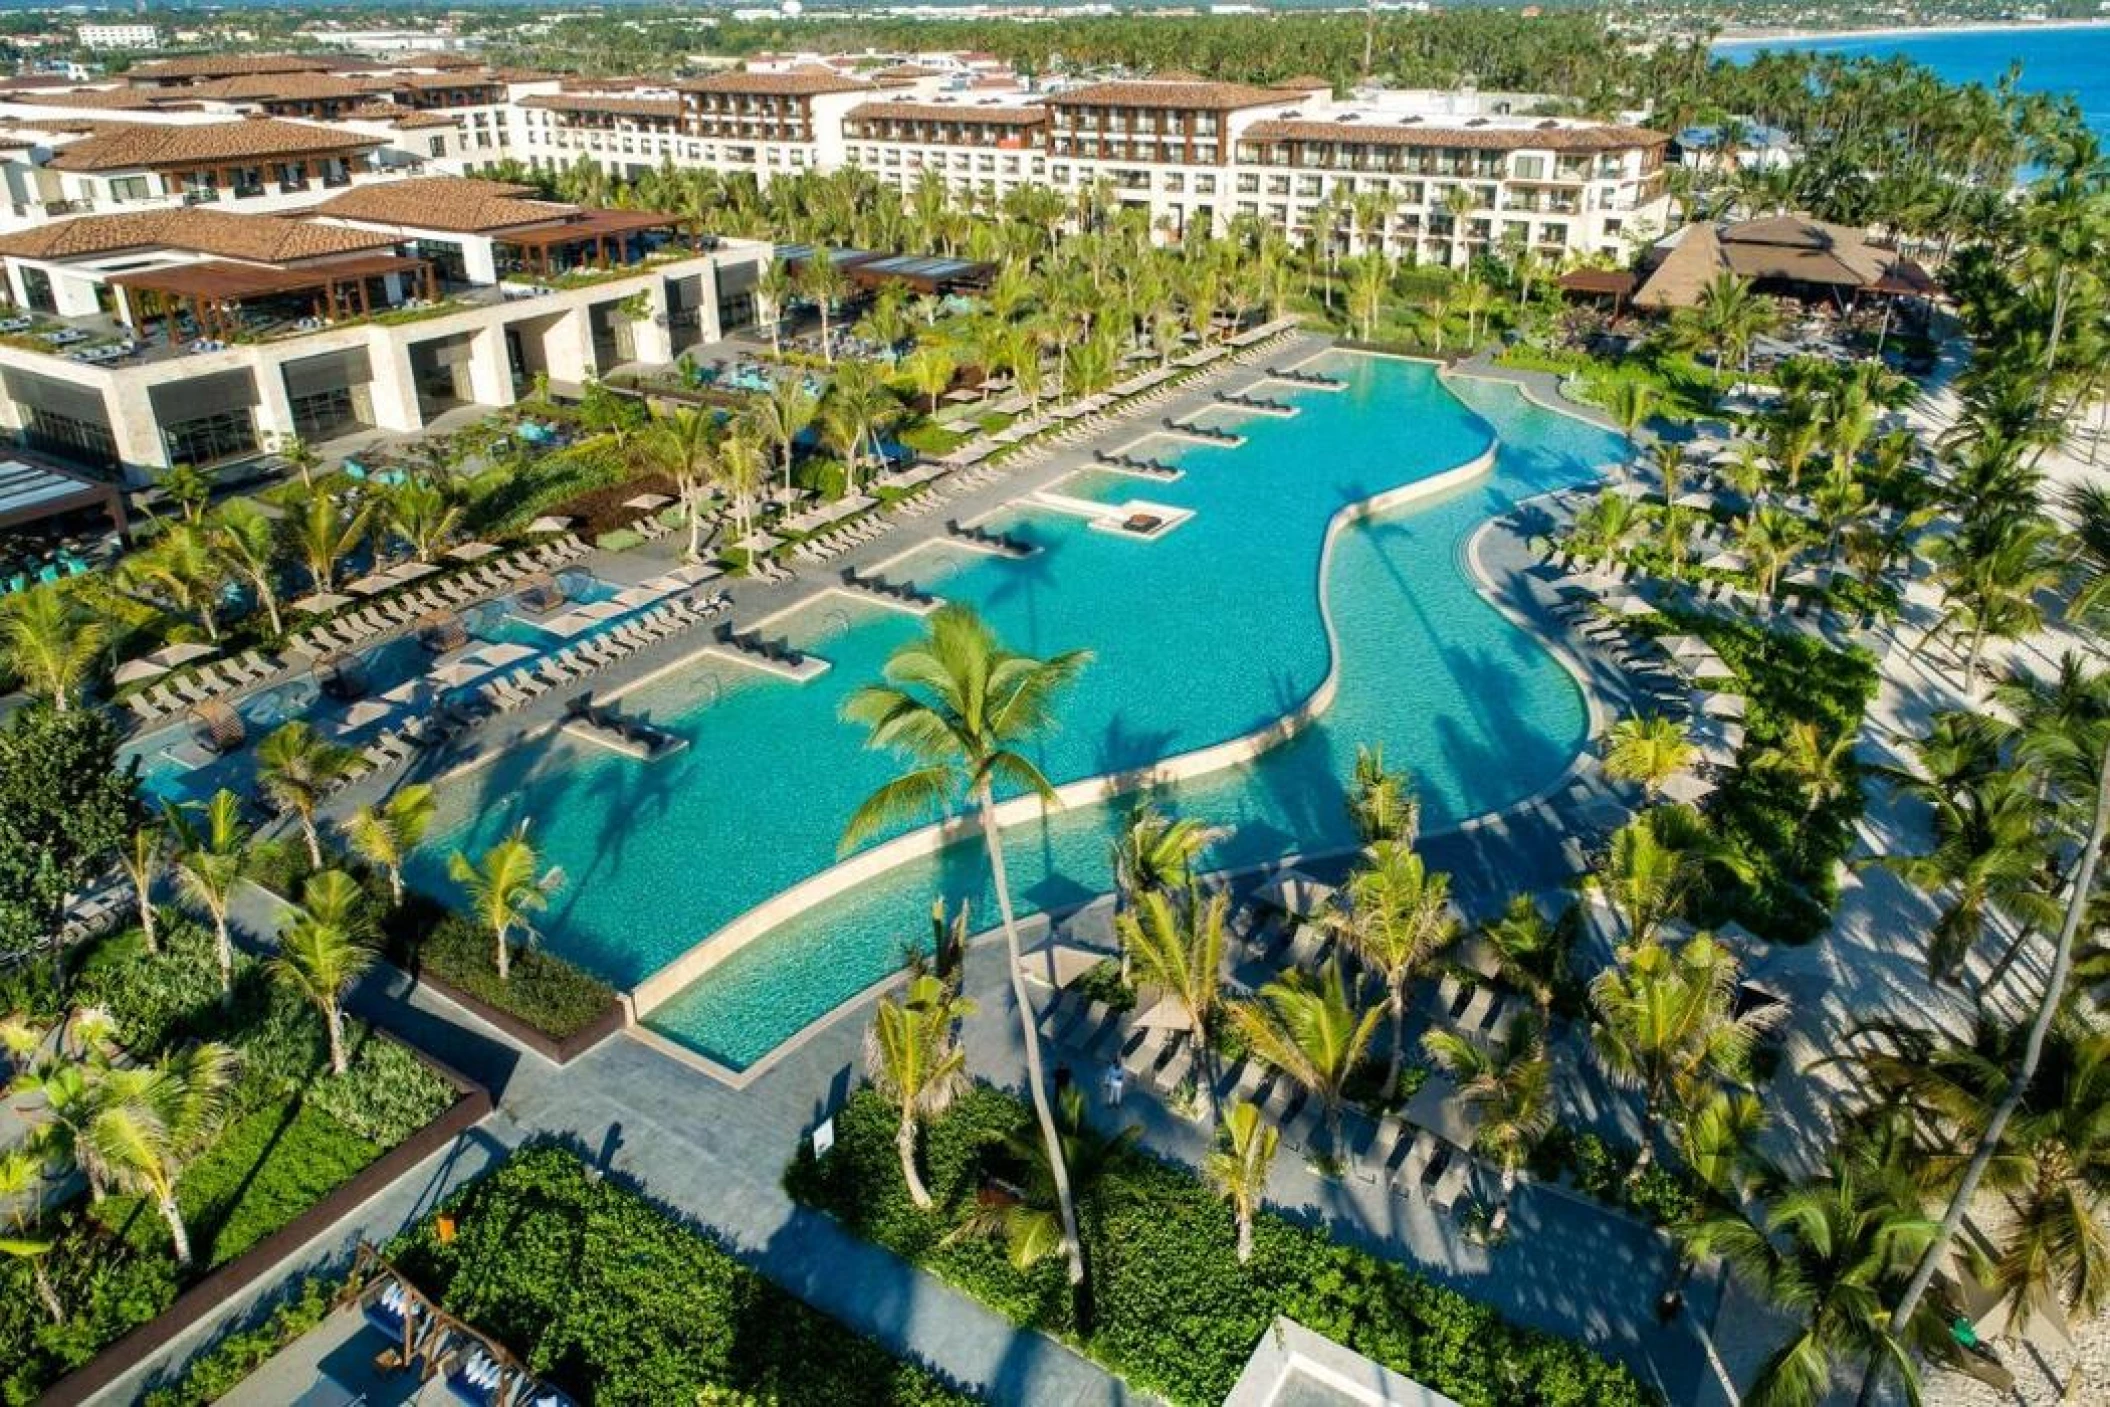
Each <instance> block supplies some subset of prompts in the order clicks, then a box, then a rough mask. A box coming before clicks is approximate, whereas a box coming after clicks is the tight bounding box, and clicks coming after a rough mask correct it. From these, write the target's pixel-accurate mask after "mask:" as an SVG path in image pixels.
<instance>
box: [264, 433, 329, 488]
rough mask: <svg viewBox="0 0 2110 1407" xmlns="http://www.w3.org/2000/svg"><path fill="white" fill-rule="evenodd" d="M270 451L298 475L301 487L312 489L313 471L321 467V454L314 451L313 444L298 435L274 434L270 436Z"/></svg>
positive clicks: (313, 485) (313, 482)
mask: <svg viewBox="0 0 2110 1407" xmlns="http://www.w3.org/2000/svg"><path fill="white" fill-rule="evenodd" d="M271 452H272V453H273V454H275V455H277V456H278V457H279V458H280V459H282V460H284V461H285V462H286V465H287V467H289V468H291V469H292V470H293V472H294V473H296V474H298V475H300V485H301V487H302V488H304V489H310V490H312V489H313V488H314V487H315V471H316V470H317V469H319V468H321V467H322V456H321V455H319V454H317V453H316V452H315V446H313V445H311V444H309V443H308V442H307V441H306V440H304V439H302V438H301V437H300V436H298V435H274V436H272V437H271Z"/></svg>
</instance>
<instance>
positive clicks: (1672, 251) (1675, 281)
mask: <svg viewBox="0 0 2110 1407" xmlns="http://www.w3.org/2000/svg"><path fill="white" fill-rule="evenodd" d="M1649 260H1650V264H1651V267H1650V268H1649V271H1648V275H1647V277H1646V278H1645V279H1644V280H1643V281H1642V284H1641V288H1640V290H1639V291H1638V292H1636V293H1635V295H1634V305H1635V306H1636V307H1641V308H1689V307H1692V306H1693V305H1694V304H1696V303H1698V302H1699V301H1700V295H1701V294H1702V293H1703V292H1704V291H1705V290H1706V287H1707V285H1708V284H1710V283H1712V282H1713V281H1714V280H1715V278H1716V277H1718V276H1719V275H1721V274H1723V273H1733V274H1735V275H1737V276H1738V277H1739V278H1746V279H1752V280H1754V281H1760V280H1762V281H1767V282H1774V283H1800V284H1813V285H1818V286H1822V287H1827V288H1849V289H1880V290H1882V291H1885V292H1918V291H1925V290H1928V289H1931V288H1932V287H1933V280H1931V279H1930V278H1928V276H1927V273H1926V271H1925V270H1924V269H1922V268H1920V267H1919V266H1918V265H1917V264H1915V263H1913V262H1912V261H1911V260H1909V259H1906V258H1904V257H1903V256H1902V255H1900V254H1898V253H1897V252H1896V251H1895V250H1891V249H1885V248H1883V247H1882V246H1880V245H1876V244H1871V243H1870V242H1869V240H1868V236H1867V235H1865V234H1863V233H1862V232H1861V231H1859V230H1855V229H1849V228H1847V227H1846V226H1844V225H1830V224H1826V223H1825V222H1823V221H1822V220H1812V219H1810V218H1808V217H1807V216H1802V215H1779V216H1774V217H1772V218H1769V219H1764V220H1746V221H1744V222H1743V223H1741V224H1730V225H1714V224H1710V223H1706V222H1701V223H1697V224H1691V225H1687V226H1686V227H1685V228H1684V229H1682V230H1677V231H1674V232H1672V233H1671V234H1670V235H1669V236H1668V237H1666V238H1665V239H1663V240H1662V241H1660V242H1659V243H1658V244H1657V245H1656V247H1655V249H1654V250H1652V251H1650V256H1649Z"/></svg>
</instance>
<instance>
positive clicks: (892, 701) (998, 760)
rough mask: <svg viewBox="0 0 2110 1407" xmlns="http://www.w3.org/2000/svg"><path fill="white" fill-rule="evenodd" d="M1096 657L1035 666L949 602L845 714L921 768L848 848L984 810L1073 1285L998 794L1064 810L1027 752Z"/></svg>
mask: <svg viewBox="0 0 2110 1407" xmlns="http://www.w3.org/2000/svg"><path fill="white" fill-rule="evenodd" d="M1090 659H1091V655H1090V653H1089V652H1088V651H1082V650H1073V651H1070V652H1068V653H1066V654H1060V655H1056V656H1053V657H1052V658H1049V659H1036V658H1034V657H1033V656H1031V655H1022V654H1018V653H1016V652H1014V651H1011V650H1008V649H1005V648H1004V646H1003V645H1002V644H1001V643H999V642H998V640H997V638H996V632H995V631H993V630H991V629H990V628H989V626H988V624H987V623H986V622H984V621H983V620H982V618H981V617H980V616H979V615H977V614H975V612H974V611H973V609H972V608H970V607H968V606H964V605H961V604H959V603H956V602H955V603H949V604H947V605H944V606H940V607H939V608H938V609H937V610H936V611H934V612H932V613H931V615H930V617H929V618H928V620H927V621H926V623H925V628H924V633H923V635H922V636H921V637H920V638H918V639H915V640H911V641H909V642H908V643H906V644H904V645H902V646H900V647H899V648H898V649H896V650H895V651H894V653H893V654H892V655H891V656H890V657H889V658H888V660H887V663H886V671H885V677H886V682H885V683H882V684H868V685H866V686H864V687H863V688H861V689H859V690H858V691H857V692H856V693H854V694H852V695H851V696H850V697H849V698H848V699H847V700H845V701H844V703H843V717H845V718H846V719H848V720H850V721H851V722H853V723H859V724H862V725H863V726H864V727H865V728H866V729H867V730H868V737H867V739H866V745H867V746H869V747H875V748H888V749H892V750H895V751H898V752H901V753H903V754H905V755H906V756H907V757H908V758H909V759H910V760H911V761H913V762H914V763H915V764H916V765H915V766H914V767H913V768H912V770H910V771H908V772H905V773H903V774H902V775H901V776H899V777H896V778H895V779H894V780H893V781H891V782H888V783H887V784H886V785H885V786H883V787H881V788H880V789H879V790H878V791H876V792H874V793H873V794H872V795H871V796H870V797H868V798H867V799H866V800H865V803H864V804H863V805H862V806H860V807H858V809H857V811H856V813H855V814H853V815H852V816H851V817H850V821H849V824H848V825H846V826H845V827H844V828H843V838H842V848H843V849H844V850H848V849H850V848H851V847H853V846H855V845H857V844H859V843H860V842H862V841H864V840H866V839H867V838H869V837H871V836H872V835H874V834H876V833H877V832H879V831H880V830H883V829H885V828H887V827H889V826H891V825H894V824H896V823H898V822H899V821H901V820H903V819H905V818H908V817H912V816H924V815H928V814H930V813H932V812H934V811H936V812H941V813H942V812H944V811H946V810H948V809H949V808H950V806H951V804H952V803H953V802H954V801H955V800H957V799H964V800H966V801H967V802H969V803H970V804H971V805H972V806H973V807H974V809H975V812H976V819H977V822H978V823H979V825H980V828H981V832H982V846H983V850H984V852H985V853H986V855H987V857H988V861H989V873H990V879H991V881H992V883H993V884H994V886H995V888H996V905H997V913H998V916H999V918H1000V919H1001V920H1002V926H1003V930H1004V946H1005V949H1006V952H1007V954H1008V957H1009V959H1010V972H1011V993H1012V997H1013V999H1014V1000H1015V1002H1016V1005H1017V1008H1018V1013H1017V1014H1018V1023H1019V1030H1020V1033H1021V1035H1022V1037H1023V1039H1024V1041H1025V1049H1026V1083H1027V1085H1028V1087H1029V1089H1030V1091H1031V1094H1032V1097H1033V1112H1034V1116H1035V1118H1036V1119H1037V1120H1038V1121H1039V1123H1040V1132H1041V1140H1042V1142H1043V1143H1044V1144H1045V1145H1046V1148H1047V1157H1048V1167H1049V1176H1050V1177H1051V1179H1052V1180H1053V1186H1054V1191H1055V1200H1056V1203H1057V1210H1058V1211H1059V1213H1060V1215H1061V1221H1062V1237H1063V1248H1064V1251H1065V1253H1066V1254H1067V1255H1068V1257H1069V1262H1070V1283H1071V1284H1073V1285H1078V1284H1082V1283H1083V1281H1084V1246H1083V1243H1082V1242H1081V1241H1080V1240H1079V1239H1078V1236H1077V1208H1076V1205H1075V1203H1074V1201H1073V1200H1072V1198H1071V1195H1070V1181H1069V1172H1068V1170H1067V1168H1066V1167H1065V1165H1064V1162H1063V1156H1062V1146H1061V1142H1060V1133H1059V1131H1058V1130H1057V1129H1056V1127H1055V1115H1054V1111H1053V1110H1052V1109H1051V1108H1050V1107H1049V1104H1048V1096H1047V1090H1046V1088H1045V1082H1044V1079H1043V1077H1042V1074H1041V1059H1040V1032H1039V1029H1038V1025H1037V1023H1036V1021H1035V1019H1034V1014H1033V1000H1032V997H1031V995H1030V994H1029V993H1028V992H1027V991H1026V981H1025V970H1024V967H1023V964H1022V954H1021V952H1020V943H1019V936H1018V922H1017V919H1016V917H1015V916H1014V914H1013V912H1012V907H1011V886H1010V882H1009V879H1008V877H1007V875H1006V872H1005V867H1004V850H1003V837H1002V835H1001V834H1000V832H999V831H998V827H997V819H996V787H997V785H998V784H999V783H1002V784H1004V785H1007V786H1014V787H1018V788H1020V789H1021V790H1023V791H1025V792H1027V793H1029V794H1031V795H1033V796H1037V797H1038V798H1040V801H1041V804H1042V805H1043V806H1046V805H1052V804H1053V803H1054V800H1055V789H1054V787H1052V786H1051V785H1049V783H1048V779H1047V778H1046V777H1044V776H1042V775H1041V771H1040V768H1039V767H1037V766H1035V765H1034V763H1033V762H1032V760H1031V759H1030V758H1028V757H1027V756H1026V755H1025V753H1024V752H1022V751H1021V750H1020V749H1021V747H1022V746H1023V745H1024V744H1025V743H1027V742H1028V741H1029V740H1030V739H1031V738H1032V737H1033V736H1034V735H1035V734H1036V733H1039V732H1041V731H1043V730H1045V729H1047V728H1049V727H1051V726H1052V725H1053V723H1054V702H1055V697H1056V695H1058V694H1059V693H1061V692H1062V690H1063V689H1064V688H1066V687H1067V686H1068V685H1069V683H1070V681H1071V680H1073V679H1075V678H1076V676H1077V673H1078V671H1079V670H1081V669H1083V668H1084V666H1085V665H1086V663H1088V662H1089V661H1090Z"/></svg>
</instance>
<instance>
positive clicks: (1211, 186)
mask: <svg viewBox="0 0 2110 1407" xmlns="http://www.w3.org/2000/svg"><path fill="white" fill-rule="evenodd" d="M1194 193H1195V194H1196V195H1215V194H1216V177H1214V176H1212V175H1209V174H1207V173H1203V174H1202V175H1199V176H1196V177H1195V178H1194Z"/></svg>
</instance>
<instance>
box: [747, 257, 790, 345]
mask: <svg viewBox="0 0 2110 1407" xmlns="http://www.w3.org/2000/svg"><path fill="white" fill-rule="evenodd" d="M791 294H792V281H791V270H790V269H788V268H786V267H785V266H784V261H783V260H781V259H771V260H770V261H769V263H768V264H766V265H764V266H763V269H762V272H761V273H760V274H759V275H758V276H757V277H756V279H755V316H756V317H758V318H760V319H761V320H762V321H764V322H766V323H768V324H769V354H770V355H771V356H772V357H782V356H783V355H784V310H785V308H786V306H788V305H789V304H790V302H791Z"/></svg>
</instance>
